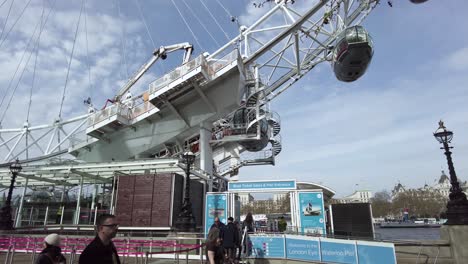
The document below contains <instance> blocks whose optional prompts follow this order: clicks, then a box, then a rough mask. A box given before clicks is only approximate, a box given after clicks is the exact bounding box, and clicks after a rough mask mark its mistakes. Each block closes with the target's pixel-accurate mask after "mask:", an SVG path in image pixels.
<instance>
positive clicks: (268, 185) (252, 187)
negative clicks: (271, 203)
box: [228, 180, 296, 192]
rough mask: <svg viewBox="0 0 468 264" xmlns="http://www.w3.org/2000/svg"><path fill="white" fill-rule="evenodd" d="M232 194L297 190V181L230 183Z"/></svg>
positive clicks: (229, 187)
mask: <svg viewBox="0 0 468 264" xmlns="http://www.w3.org/2000/svg"><path fill="white" fill-rule="evenodd" d="M228 190H229V191H230V192H246V191H269V190H275V191H278V190H296V181H295V180H280V181H240V182H229V183H228Z"/></svg>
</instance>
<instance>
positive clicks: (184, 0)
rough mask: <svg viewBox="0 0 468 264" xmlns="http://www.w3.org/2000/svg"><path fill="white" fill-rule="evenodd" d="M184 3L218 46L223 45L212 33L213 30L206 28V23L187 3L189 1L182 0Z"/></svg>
mask: <svg viewBox="0 0 468 264" xmlns="http://www.w3.org/2000/svg"><path fill="white" fill-rule="evenodd" d="M182 3H184V5H185V6H186V7H187V9H188V10H189V11H190V12H191V14H192V16H194V17H195V19H196V20H197V21H198V23H200V25H201V26H202V27H203V29H204V30H205V31H206V32H207V33H208V35H209V36H210V37H211V39H212V40H213V41H214V43H216V45H217V46H218V47H220V46H221V44H219V42H218V41H217V40H216V38H215V37H214V36H213V35H212V34H211V32H210V31H209V30H208V28H206V26H205V24H204V23H203V22H202V21H201V19H200V18H198V16H197V15H196V14H195V12H193V10H192V8H190V7H189V5H188V4H187V2H186V1H185V0H182Z"/></svg>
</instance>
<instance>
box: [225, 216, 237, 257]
mask: <svg viewBox="0 0 468 264" xmlns="http://www.w3.org/2000/svg"><path fill="white" fill-rule="evenodd" d="M233 221H234V218H232V217H229V218H228V224H227V226H226V227H225V228H224V232H223V248H224V250H225V255H226V257H227V259H228V263H233V262H234V258H235V257H236V247H237V244H238V243H239V232H238V231H237V227H236V226H235V225H234V223H233Z"/></svg>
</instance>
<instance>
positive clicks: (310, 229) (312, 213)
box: [298, 192, 326, 235]
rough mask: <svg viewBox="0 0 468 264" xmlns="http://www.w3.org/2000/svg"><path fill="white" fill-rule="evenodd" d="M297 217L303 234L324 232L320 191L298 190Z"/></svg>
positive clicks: (323, 210) (320, 233)
mask: <svg viewBox="0 0 468 264" xmlns="http://www.w3.org/2000/svg"><path fill="white" fill-rule="evenodd" d="M298 199H299V203H298V204H299V215H300V216H299V219H300V227H301V231H302V233H303V234H307V233H309V234H316V235H325V234H326V223H325V209H324V205H323V194H322V192H299V195H298Z"/></svg>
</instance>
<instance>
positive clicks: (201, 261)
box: [199, 239, 203, 264]
mask: <svg viewBox="0 0 468 264" xmlns="http://www.w3.org/2000/svg"><path fill="white" fill-rule="evenodd" d="M199 241H200V243H199V244H200V264H203V246H202V245H203V242H202V240H201V239H200V240H199Z"/></svg>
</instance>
